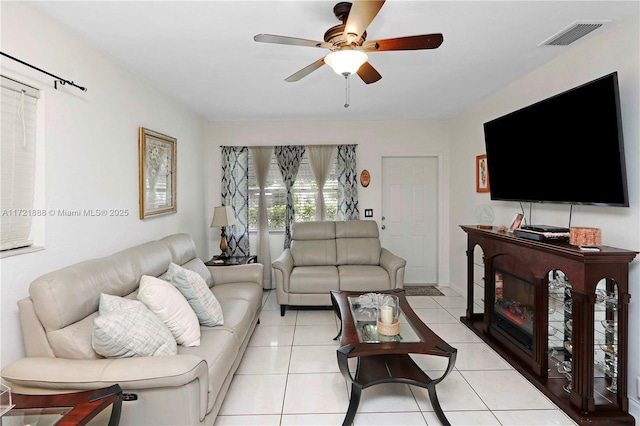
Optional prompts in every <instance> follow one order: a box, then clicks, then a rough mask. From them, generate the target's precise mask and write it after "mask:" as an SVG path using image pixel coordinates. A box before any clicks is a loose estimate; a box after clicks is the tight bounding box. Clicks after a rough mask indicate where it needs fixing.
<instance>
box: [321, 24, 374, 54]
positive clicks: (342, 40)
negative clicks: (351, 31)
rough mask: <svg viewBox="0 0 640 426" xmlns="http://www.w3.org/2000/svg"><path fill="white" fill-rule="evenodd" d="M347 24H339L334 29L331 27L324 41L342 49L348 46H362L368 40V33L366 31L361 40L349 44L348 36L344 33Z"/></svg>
mask: <svg viewBox="0 0 640 426" xmlns="http://www.w3.org/2000/svg"><path fill="white" fill-rule="evenodd" d="M344 27H345V24H338V25H336V26H334V27H331V28H329V29H328V30H327V32H325V33H324V41H326V42H327V43H331V44H332V45H333V46H335V47H338V48H340V47H342V46H345V45H347V44H352V45H354V46H362V43H364V42H365V40H366V39H367V32H366V31H365V32H364V33H363V34H362V37H360V40H357V41H355V40H354V41H352V42H351V43H349V42H348V41H347V38H346V34H345V33H344Z"/></svg>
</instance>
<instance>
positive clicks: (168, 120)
mask: <svg viewBox="0 0 640 426" xmlns="http://www.w3.org/2000/svg"><path fill="white" fill-rule="evenodd" d="M1 19H2V34H1V35H2V51H3V52H6V53H7V54H10V55H12V56H15V57H17V58H19V59H21V60H24V61H26V62H28V63H31V64H33V65H35V66H37V67H39V68H42V69H45V70H47V71H49V72H51V73H53V74H56V75H59V76H61V77H63V78H66V79H69V80H72V81H75V82H76V83H77V84H79V85H81V86H85V87H87V88H88V91H87V92H84V93H83V92H81V91H80V90H78V89H76V88H73V87H70V86H62V87H60V86H59V90H54V88H53V80H52V79H51V78H49V77H47V76H46V75H44V74H41V73H38V72H36V71H33V70H31V69H29V68H27V67H25V66H23V65H20V64H18V63H17V62H15V61H11V60H8V59H4V58H3V59H2V63H1V72H2V74H3V75H6V76H8V77H11V78H14V79H16V80H20V81H23V82H25V83H27V84H30V85H32V86H35V87H37V88H40V89H41V90H42V91H43V99H42V102H43V106H44V108H43V110H44V135H43V136H44V144H45V153H46V154H45V159H44V165H45V181H46V189H45V194H44V195H45V197H44V199H45V203H44V205H36V206H35V207H36V208H45V209H47V210H50V209H53V210H56V211H57V210H58V209H69V210H75V209H127V210H128V211H129V216H127V217H99V218H98V217H54V216H49V217H47V218H46V220H45V234H44V245H45V250H43V251H39V252H35V253H30V254H25V255H20V256H14V257H9V258H5V259H2V260H0V266H1V278H2V281H1V292H0V295H1V302H2V303H1V307H2V310H1V320H2V321H1V322H2V329H1V342H2V347H1V357H2V359H1V364H2V366H5V365H7V364H8V363H9V362H11V361H12V360H14V359H17V358H19V357H21V356H23V349H22V337H21V333H20V327H19V320H18V313H17V306H16V302H17V301H18V300H19V299H21V298H24V297H27V296H28V286H29V283H30V282H31V281H32V280H33V279H35V278H37V277H38V276H40V275H42V274H44V273H47V272H50V271H52V270H55V269H57V268H61V267H64V266H67V265H70V264H73V263H76V262H78V261H82V260H85V259H89V258H93V257H99V256H103V255H108V254H111V253H113V252H115V251H118V250H121V249H124V248H126V247H129V246H131V245H135V244H138V243H143V242H146V241H149V240H153V239H158V238H161V237H163V236H165V235H168V234H171V233H175V232H188V233H190V234H192V235H193V236H194V238H195V240H196V244H197V246H198V251H199V253H201V254H202V255H204V254H206V250H204V248H205V245H206V237H207V235H206V234H205V232H204V231H205V230H206V229H207V225H208V224H207V223H206V222H207V218H206V217H205V213H207V212H205V205H204V200H203V194H205V192H206V189H205V177H206V171H205V167H206V163H205V162H204V161H203V160H202V159H203V158H204V157H205V155H206V150H205V145H204V131H205V122H204V121H203V120H202V119H201V118H199V117H198V116H197V115H195V114H193V113H192V112H190V111H188V110H187V109H186V108H184V107H183V106H181V105H179V104H178V103H177V102H175V101H174V100H172V99H170V98H168V97H166V96H165V95H163V94H161V92H160V91H159V90H157V89H156V88H154V87H152V86H151V85H150V84H148V83H147V82H145V81H144V80H142V79H140V78H139V77H137V76H135V75H133V74H131V73H129V72H127V71H125V70H124V69H123V68H122V67H121V66H119V65H118V64H117V63H115V62H114V61H113V60H112V59H111V58H109V57H108V56H106V55H105V54H103V53H102V52H101V51H99V50H97V49H95V48H93V47H91V46H89V45H87V44H86V43H85V42H83V41H82V40H81V39H79V38H78V37H75V36H74V35H73V34H71V33H70V32H68V31H67V30H66V29H65V28H64V27H62V26H61V25H59V24H58V23H56V22H54V21H53V20H51V19H49V18H48V17H47V16H46V15H44V14H42V13H41V12H40V11H38V10H36V9H34V8H32V7H31V6H30V5H28V4H27V3H24V2H2V16H1ZM139 127H146V128H149V129H152V130H155V131H158V132H161V133H165V134H168V135H170V136H173V137H175V138H177V140H178V154H177V161H178V163H177V174H178V175H177V191H178V200H177V205H178V213H177V214H171V215H164V216H159V217H155V218H150V219H146V220H144V221H141V220H140V219H139V218H138V214H139V210H138V128H139ZM41 136H42V135H41ZM41 160H42V159H41ZM207 214H208V213H207Z"/></svg>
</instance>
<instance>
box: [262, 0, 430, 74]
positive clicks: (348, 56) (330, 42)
mask: <svg viewBox="0 0 640 426" xmlns="http://www.w3.org/2000/svg"><path fill="white" fill-rule="evenodd" d="M383 5H384V0H360V1H358V0H355V1H354V2H353V3H349V2H340V3H338V4H336V5H335V6H334V7H333V13H334V14H335V16H336V18H338V20H339V21H341V22H342V23H341V24H339V25H336V26H334V27H331V28H329V29H328V30H327V32H325V33H324V41H314V40H306V39H302V38H296V37H287V36H279V35H272V34H258V35H256V36H255V37H254V38H253V39H254V40H255V41H257V42H261V43H275V44H286V45H290V46H306V47H316V48H322V49H329V50H330V51H331V53H329V54H328V55H327V56H325V57H323V58H320V59H318V60H317V61H315V62H314V63H312V64H310V65H308V66H306V67H304V68H302V69H301V70H300V71H298V72H296V73H294V74H292V75H291V76H289V77H287V78H285V81H287V82H293V81H299V80H301V79H302V78H304V77H306V76H307V75H309V74H311V73H312V72H313V71H315V70H317V69H318V68H320V67H321V66H323V65H324V64H327V65H329V66H331V68H333V70H334V71H335V72H336V73H337V74H340V75H343V76H344V77H345V78H347V77H348V76H349V75H351V74H354V73H357V74H358V76H359V77H360V78H361V79H362V81H364V82H365V83H366V84H370V83H375V82H376V81H378V80H380V79H381V78H382V76H381V75H380V73H379V72H378V71H376V69H375V68H374V67H373V66H372V65H371V64H370V63H369V62H368V56H367V53H370V52H383V51H391V50H422V49H436V48H438V47H439V46H440V45H441V44H442V41H443V36H442V34H424V35H415V36H408V37H398V38H389V39H384V40H369V41H367V32H366V29H367V27H368V26H369V24H371V22H373V20H374V18H375V17H376V15H377V14H378V12H379V11H380V9H381V8H382V6H383Z"/></svg>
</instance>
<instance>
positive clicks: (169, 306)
mask: <svg viewBox="0 0 640 426" xmlns="http://www.w3.org/2000/svg"><path fill="white" fill-rule="evenodd" d="M138 300H139V301H141V302H142V303H144V304H145V305H146V306H147V308H149V310H150V311H151V312H153V313H154V314H156V315H157V316H158V317H159V318H160V319H161V320H162V321H163V322H164V323H165V324H166V325H167V327H169V330H171V334H173V337H174V338H175V339H176V342H178V344H179V345H182V346H200V323H199V322H198V317H197V316H196V314H195V312H194V311H193V309H191V306H189V303H188V302H187V299H185V298H184V296H183V295H182V293H180V291H178V289H176V288H175V287H174V286H173V285H171V284H169V283H168V282H166V281H164V280H161V279H159V278H156V277H152V276H149V275H143V276H142V278H140V287H139V289H138Z"/></svg>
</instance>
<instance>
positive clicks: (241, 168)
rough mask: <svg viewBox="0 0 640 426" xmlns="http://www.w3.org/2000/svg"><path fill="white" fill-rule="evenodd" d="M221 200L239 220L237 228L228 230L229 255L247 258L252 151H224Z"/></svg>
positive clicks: (238, 148)
mask: <svg viewBox="0 0 640 426" xmlns="http://www.w3.org/2000/svg"><path fill="white" fill-rule="evenodd" d="M221 199H222V202H223V203H224V205H225V206H231V207H233V210H234V212H235V213H236V219H237V220H238V223H237V224H235V225H234V226H231V227H228V228H227V243H228V245H229V254H230V255H231V256H248V255H249V149H248V148H247V147H246V146H223V147H222V192H221ZM229 228H230V229H229ZM229 231H231V232H229Z"/></svg>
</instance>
